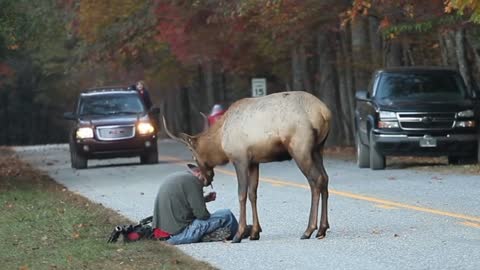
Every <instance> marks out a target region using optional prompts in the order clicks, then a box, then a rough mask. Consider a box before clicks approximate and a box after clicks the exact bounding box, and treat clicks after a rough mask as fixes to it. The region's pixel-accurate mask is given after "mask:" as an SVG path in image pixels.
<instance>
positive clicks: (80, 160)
mask: <svg viewBox="0 0 480 270" xmlns="http://www.w3.org/2000/svg"><path fill="white" fill-rule="evenodd" d="M70 160H71V163H72V168H74V169H86V168H87V163H88V160H87V158H85V157H84V156H81V155H80V154H78V153H77V152H76V151H75V150H70Z"/></svg>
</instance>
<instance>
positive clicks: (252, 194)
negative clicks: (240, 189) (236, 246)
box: [248, 164, 262, 240]
mask: <svg viewBox="0 0 480 270" xmlns="http://www.w3.org/2000/svg"><path fill="white" fill-rule="evenodd" d="M258 166H259V165H258V164H252V165H250V167H249V172H248V178H249V181H248V199H249V200H250V204H251V205H252V217H253V226H252V231H251V232H250V240H258V239H260V232H261V231H262V228H261V227H260V221H259V220H258V211H257V188H258Z"/></svg>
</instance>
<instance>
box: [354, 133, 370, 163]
mask: <svg viewBox="0 0 480 270" xmlns="http://www.w3.org/2000/svg"><path fill="white" fill-rule="evenodd" d="M355 140H356V142H357V165H358V167H359V168H369V167H370V149H369V148H368V146H365V145H364V144H363V143H362V142H361V141H360V134H358V131H357V132H356V133H355Z"/></svg>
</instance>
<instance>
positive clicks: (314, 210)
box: [288, 138, 320, 239]
mask: <svg viewBox="0 0 480 270" xmlns="http://www.w3.org/2000/svg"><path fill="white" fill-rule="evenodd" d="M302 139H304V138H302ZM288 149H289V153H290V155H291V156H292V158H293V159H294V160H295V162H296V163H297V166H298V168H299V169H300V170H301V171H302V173H303V175H305V177H306V178H307V180H308V184H309V185H310V192H311V204H310V215H309V219H308V226H307V229H306V230H305V232H304V233H303V235H302V237H301V239H309V238H310V236H311V235H312V233H313V232H314V231H315V230H316V229H317V220H318V204H319V200H320V188H319V187H318V185H317V184H316V183H317V182H318V178H319V177H320V172H319V170H318V169H317V167H316V166H315V164H314V161H313V157H312V142H311V140H305V139H304V140H302V141H293V140H292V141H291V142H290V145H289V148H288Z"/></svg>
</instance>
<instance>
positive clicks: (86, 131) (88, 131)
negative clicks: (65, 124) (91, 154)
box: [77, 127, 93, 139]
mask: <svg viewBox="0 0 480 270" xmlns="http://www.w3.org/2000/svg"><path fill="white" fill-rule="evenodd" d="M77 138H78V139H91V138H93V129H92V128H90V127H82V128H79V129H77Z"/></svg>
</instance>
